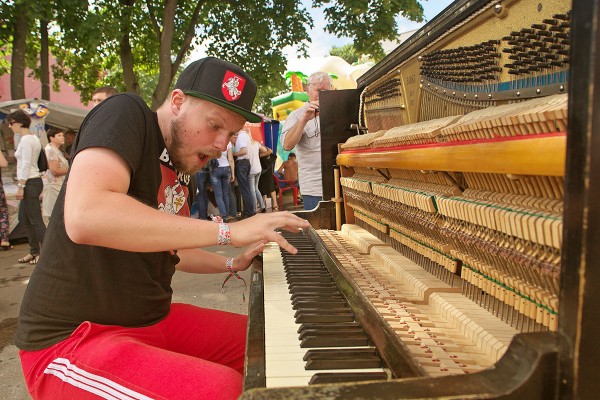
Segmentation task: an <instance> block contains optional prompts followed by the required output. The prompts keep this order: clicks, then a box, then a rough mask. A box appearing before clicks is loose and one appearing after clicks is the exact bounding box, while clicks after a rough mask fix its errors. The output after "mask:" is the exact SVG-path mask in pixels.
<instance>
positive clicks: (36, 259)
mask: <svg viewBox="0 0 600 400" xmlns="http://www.w3.org/2000/svg"><path fill="white" fill-rule="evenodd" d="M39 260H40V256H35V257H33V260H31V261H29V264H31V265H35V264H37V263H38V261H39Z"/></svg>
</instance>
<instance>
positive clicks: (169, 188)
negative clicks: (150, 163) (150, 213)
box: [158, 164, 190, 217]
mask: <svg viewBox="0 0 600 400" xmlns="http://www.w3.org/2000/svg"><path fill="white" fill-rule="evenodd" d="M160 172H161V175H162V182H161V184H160V187H159V189H158V209H159V210H161V211H164V212H167V213H169V214H177V215H181V216H184V217H189V216H190V207H189V204H188V201H187V199H188V196H189V189H188V187H187V186H186V185H182V184H181V182H180V181H179V177H178V175H177V172H176V171H174V170H172V169H171V168H169V167H167V166H165V165H163V164H161V166H160Z"/></svg>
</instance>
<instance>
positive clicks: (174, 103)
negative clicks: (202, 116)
mask: <svg viewBox="0 0 600 400" xmlns="http://www.w3.org/2000/svg"><path fill="white" fill-rule="evenodd" d="M185 96H186V95H185V93H183V92H182V91H181V90H180V89H175V90H173V91H172V92H171V98H170V101H171V111H172V112H173V114H175V115H179V113H180V112H181V105H182V104H183V101H184V100H185Z"/></svg>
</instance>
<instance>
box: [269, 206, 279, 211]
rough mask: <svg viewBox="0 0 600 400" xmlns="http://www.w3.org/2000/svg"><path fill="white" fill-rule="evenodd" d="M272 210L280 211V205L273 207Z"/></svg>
mask: <svg viewBox="0 0 600 400" xmlns="http://www.w3.org/2000/svg"><path fill="white" fill-rule="evenodd" d="M271 211H273V212H277V211H279V206H275V207H271Z"/></svg>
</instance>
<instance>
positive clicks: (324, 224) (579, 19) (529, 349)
mask: <svg viewBox="0 0 600 400" xmlns="http://www.w3.org/2000/svg"><path fill="white" fill-rule="evenodd" d="M482 2H483V0H479V1H477V0H476V1H467V0H465V1H459V2H457V3H454V5H453V7H454V8H449V9H447V10H446V11H445V14H446V15H445V16H442V21H443V23H442V24H439V25H437V27H436V28H435V30H432V31H429V32H425V31H419V33H420V34H421V37H420V38H419V37H416V38H414V41H415V43H416V41H419V40H420V41H423V40H426V41H428V40H434V39H435V37H436V35H437V34H438V33H439V32H441V31H443V30H444V29H447V28H448V27H449V26H452V23H453V20H452V16H453V15H454V14H456V13H457V12H458V11H459V9H460V10H462V11H464V10H465V9H468V8H470V7H475V8H476V7H478V5H479V3H482ZM598 15H600V0H589V1H586V2H582V1H580V2H574V3H573V8H572V27H571V32H572V38H571V55H570V57H571V69H570V78H569V111H568V119H569V129H568V133H567V144H566V164H565V212H564V231H563V237H564V244H563V249H562V260H561V290H560V309H559V315H560V318H559V326H558V332H555V333H551V332H544V333H525V334H519V335H517V336H516V337H515V338H514V339H513V341H512V343H511V345H510V346H509V348H508V350H507V352H506V353H505V355H504V356H503V357H502V358H501V359H500V361H499V362H498V363H497V364H496V365H494V366H493V367H491V368H488V369H487V370H484V371H481V372H478V373H474V374H469V375H460V376H446V377H440V378H429V377H416V378H402V379H393V380H389V381H373V382H364V383H348V384H336V385H314V386H309V387H301V388H300V387H296V388H294V387H291V388H274V389H265V388H264V386H265V375H264V352H263V353H262V354H261V351H259V350H257V349H259V348H260V344H261V343H262V345H263V346H262V348H263V349H264V314H263V313H262V309H263V292H262V272H261V270H260V266H258V265H257V266H255V268H253V272H252V278H251V279H252V283H251V291H252V294H251V297H250V302H249V321H250V322H249V328H248V343H249V344H252V346H251V347H250V346H249V351H248V354H247V370H246V376H245V381H244V389H245V392H244V393H243V394H242V397H241V398H242V399H247V400H249V399H253V400H254V399H265V400H266V399H292V398H293V399H356V398H370V399H426V398H427V399H430V398H445V399H451V398H452V399H456V398H472V399H499V398H502V399H588V398H589V399H592V398H597V394H598V393H600V379H598V371H597V362H598V360H599V359H600V351H599V350H598V345H597V344H594V342H595V340H596V339H597V338H598V337H600V323H599V322H598V321H600V262H599V261H598V260H600V228H599V227H600V208H599V207H598V204H600V112H598V111H597V112H596V113H594V111H596V110H600V27H599V24H600V19H599V18H598ZM423 36H425V37H423ZM421 44H422V43H421ZM415 45H416V44H415ZM403 48H404V52H410V51H411V49H412V47H411V44H410V43H409V45H408V46H404V47H403ZM412 50H414V49H412ZM403 56H405V55H403V54H398V57H403ZM387 61H388V64H393V63H394V60H393V59H388V60H387ZM388 68H389V65H387V64H386V63H380V64H378V65H376V66H375V67H374V69H375V71H374V74H373V75H372V76H371V77H372V79H373V80H374V79H377V78H378V77H380V76H382V75H383V74H384V71H385V70H387V69H388ZM378 70H381V72H379V71H378ZM368 83H369V82H359V86H360V85H366V84H368ZM357 107H358V90H350V91H340V92H331V93H325V95H324V96H322V98H321V108H322V113H321V115H322V118H323V120H322V126H323V127H324V131H323V139H322V140H323V167H324V168H323V171H324V173H323V176H324V179H325V181H324V183H323V187H324V198H326V199H327V198H331V197H333V178H332V176H333V174H332V173H330V174H329V173H328V172H330V171H332V169H333V167H334V166H333V164H334V160H335V157H336V155H337V144H338V143H340V142H343V141H345V140H346V138H347V137H349V136H352V135H353V134H355V132H353V131H352V130H351V129H350V128H349V127H350V125H351V124H356V122H357V121H356V116H357V115H358V113H357V112H356V111H357ZM344 110H346V111H344ZM325 118H327V120H326V119H325ZM321 205H322V206H323V208H322V209H321V210H320V211H318V213H317V215H316V216H315V215H310V216H309V215H308V214H304V215H306V216H307V217H309V218H310V219H311V222H312V223H313V226H317V227H321V228H330V229H331V228H334V223H333V221H334V218H333V215H334V212H333V208H334V204H333V203H332V202H324V203H321ZM311 236H315V235H311ZM313 239H314V240H313V242H314V243H315V245H316V248H317V249H318V251H319V253H320V255H321V256H322V258H323V260H324V263H325V265H326V266H327V267H328V268H329V269H330V271H331V272H332V273H333V274H340V273H339V271H338V270H337V268H330V266H331V265H332V264H333V263H334V260H332V259H331V256H330V255H329V253H328V252H327V251H326V250H325V249H323V248H322V247H321V245H320V243H319V240H318V239H317V238H314V237H313ZM342 278H343V277H342ZM342 289H343V291H344V294H345V295H346V296H347V297H348V300H349V302H351V303H352V302H354V299H355V297H356V294H355V293H353V292H354V290H353V288H352V286H351V285H347V286H343V287H342ZM358 317H359V318H362V319H363V321H361V322H363V323H364V322H366V323H367V324H368V323H369V321H368V318H369V316H368V313H363V315H359V316H358ZM373 340H374V341H375V342H377V343H376V344H378V348H385V344H386V343H387V341H389V340H391V339H390V338H388V337H387V336H386V333H385V332H382V333H381V336H380V337H377V336H375V337H374V338H373ZM381 346H383V347H381ZM382 353H383V354H382V356H383V357H384V358H386V357H388V359H387V361H388V362H389V361H392V364H395V367H393V368H396V369H397V370H398V371H402V374H401V375H402V376H419V375H420V374H419V371H417V370H415V369H414V367H413V366H412V363H411V362H410V360H409V359H407V357H408V356H406V357H405V358H404V359H403V358H402V357H400V358H398V359H392V360H390V358H389V357H392V358H394V357H395V356H386V354H385V351H382ZM408 358H410V357H408ZM261 360H262V361H261Z"/></svg>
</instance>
